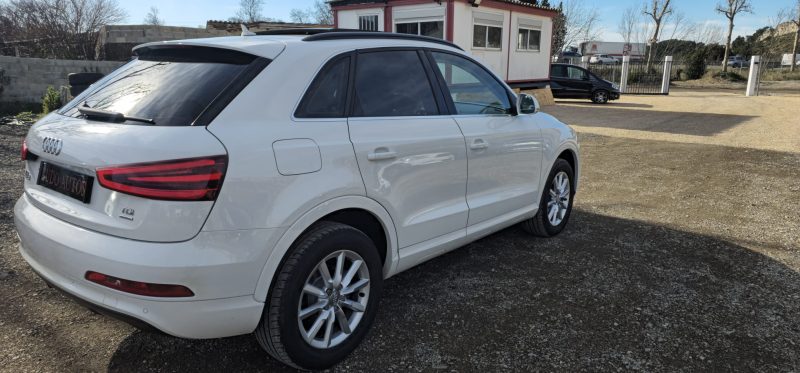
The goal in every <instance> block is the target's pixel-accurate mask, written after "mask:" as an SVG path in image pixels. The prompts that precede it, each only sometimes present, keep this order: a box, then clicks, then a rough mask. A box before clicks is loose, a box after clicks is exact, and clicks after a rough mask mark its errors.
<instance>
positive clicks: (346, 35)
mask: <svg viewBox="0 0 800 373" xmlns="http://www.w3.org/2000/svg"><path fill="white" fill-rule="evenodd" d="M273 35H274V34H273ZM306 35H308V36H306V37H305V38H303V41H318V40H341V39H402V40H417V41H425V42H428V43H437V44H443V45H446V46H448V47H453V48H456V49H459V50H462V51H463V49H461V47H459V46H458V45H455V44H453V43H451V42H449V41H447V40H442V39H439V38H434V37H430V36H422V35H411V34H397V33H393V32H374V31H357V30H346V29H329V31H327V32H315V33H310V34H306Z"/></svg>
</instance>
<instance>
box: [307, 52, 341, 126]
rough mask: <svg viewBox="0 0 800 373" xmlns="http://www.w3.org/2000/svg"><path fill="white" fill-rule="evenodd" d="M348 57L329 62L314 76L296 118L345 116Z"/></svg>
mask: <svg viewBox="0 0 800 373" xmlns="http://www.w3.org/2000/svg"><path fill="white" fill-rule="evenodd" d="M349 75H350V57H345V58H340V59H338V60H336V61H333V62H332V63H329V64H328V65H327V66H325V68H323V69H322V71H321V72H320V73H319V75H317V77H316V78H314V82H313V83H311V87H309V88H308V91H307V92H306V94H305V95H304V96H303V101H301V102H300V106H299V107H298V108H297V112H296V113H295V116H296V117H298V118H342V117H344V116H345V103H346V101H347V82H348V77H349Z"/></svg>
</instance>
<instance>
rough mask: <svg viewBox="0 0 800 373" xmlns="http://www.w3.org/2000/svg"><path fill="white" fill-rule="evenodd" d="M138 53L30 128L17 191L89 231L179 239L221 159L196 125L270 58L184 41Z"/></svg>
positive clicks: (208, 201)
mask: <svg viewBox="0 0 800 373" xmlns="http://www.w3.org/2000/svg"><path fill="white" fill-rule="evenodd" d="M137 52H138V54H139V56H138V58H136V59H134V60H132V61H131V62H129V63H127V64H126V65H124V66H122V67H121V68H119V69H118V70H116V71H114V72H113V73H111V74H110V75H108V76H107V77H105V78H103V79H102V80H100V81H99V82H97V83H95V84H94V85H93V86H92V87H90V88H89V89H88V90H87V91H86V92H84V93H82V94H81V95H80V96H78V97H77V98H76V99H75V100H73V101H72V102H70V103H69V104H68V105H67V106H65V107H64V108H63V109H62V110H60V111H59V112H58V113H53V114H50V115H48V116H47V117H45V118H43V119H42V120H41V121H39V122H38V123H36V124H35V125H34V126H33V127H31V130H30V131H29V133H28V136H27V137H26V139H25V143H24V145H23V157H24V158H26V162H25V167H26V174H25V193H26V195H27V196H28V197H29V199H30V200H31V202H32V203H33V204H34V205H36V206H37V207H38V208H40V209H42V210H43V211H45V212H47V213H49V214H51V215H53V216H55V217H57V218H60V219H62V220H65V221H67V222H70V223H72V224H75V225H77V226H80V227H84V228H87V229H90V230H94V231H98V232H102V233H106V234H110V235H114V236H119V237H125V238H130V239H136V240H145V241H157V242H175V241H183V240H188V239H190V238H192V237H194V236H195V235H196V234H197V233H198V232H199V231H200V229H202V227H203V224H204V222H205V220H206V218H207V217H208V215H209V213H210V211H211V208H212V207H213V205H214V202H215V200H216V196H217V194H218V192H219V189H220V188H221V187H222V183H223V182H224V175H225V171H226V167H227V153H226V150H225V147H224V146H223V145H222V144H221V143H220V142H219V140H217V138H216V137H214V136H213V135H212V134H211V133H210V132H208V131H207V130H206V128H205V125H206V124H208V123H209V122H210V121H211V120H213V119H214V117H216V115H217V114H218V113H219V112H220V111H221V110H222V109H224V107H225V106H227V104H228V103H229V102H230V101H231V100H232V99H233V98H234V97H235V96H236V94H238V92H239V91H240V90H241V89H242V88H243V87H244V86H246V85H247V83H249V81H250V80H252V78H253V77H254V76H255V75H257V74H258V73H259V72H260V71H261V70H262V69H263V68H264V67H265V66H266V65H267V63H268V62H269V60H267V59H265V58H260V57H256V56H253V55H249V54H246V53H243V52H237V51H231V50H226V49H217V48H211V47H200V46H186V45H177V46H176V45H162V46H156V47H148V48H144V49H140V50H137ZM45 229H46V228H45Z"/></svg>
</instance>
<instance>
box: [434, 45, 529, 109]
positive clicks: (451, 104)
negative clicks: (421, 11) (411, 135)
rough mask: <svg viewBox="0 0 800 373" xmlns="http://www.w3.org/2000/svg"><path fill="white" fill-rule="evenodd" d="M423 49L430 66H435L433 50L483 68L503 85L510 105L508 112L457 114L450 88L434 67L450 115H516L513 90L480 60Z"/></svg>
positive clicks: (448, 52) (443, 51) (515, 100)
mask: <svg viewBox="0 0 800 373" xmlns="http://www.w3.org/2000/svg"><path fill="white" fill-rule="evenodd" d="M424 51H425V54H426V55H427V57H428V63H429V64H431V66H436V59H435V58H434V57H433V53H434V52H435V53H443V54H450V55H453V56H456V57H461V58H463V59H465V60H467V61H469V62H472V63H473V64H475V65H477V66H478V67H480V68H481V69H483V71H485V72H486V73H487V74H489V76H490V77H491V78H492V79H494V81H495V82H497V83H498V84H500V86H501V87H503V89H504V90H505V91H506V96H508V102H509V104H510V105H511V110H510V112H509V113H508V114H458V111H457V110H456V105H455V103H454V102H453V97H452V96H451V95H450V88H448V87H447V82H446V81H445V80H444V76H442V73H441V71H439V69H434V72H433V73H434V75H435V76H436V80H437V82H438V83H439V84H438V86H439V87H438V88H439V90H440V91H441V94H442V96H444V100H445V102H446V103H447V108H448V110H449V111H450V115H451V116H459V117H465V116H469V117H472V116H516V115H518V113H517V96H516V95H515V94H514V91H512V90H511V88H509V86H508V84H506V83H505V82H504V81H502V80H501V79H499V78H498V77H497V76H496V75H495V74H494V73H493V72H492V71H491V70H489V69H488V68H487V67H486V66H484V65H483V64H481V63H480V62H478V61H476V60H475V59H474V58H472V57H470V56H467V55H464V54H459V53H454V52H451V51H447V50H442V49H433V48H424Z"/></svg>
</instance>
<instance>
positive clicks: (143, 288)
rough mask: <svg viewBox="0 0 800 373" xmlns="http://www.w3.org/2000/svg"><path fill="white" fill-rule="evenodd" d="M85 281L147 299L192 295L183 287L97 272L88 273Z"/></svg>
mask: <svg viewBox="0 0 800 373" xmlns="http://www.w3.org/2000/svg"><path fill="white" fill-rule="evenodd" d="M84 277H85V278H86V279H87V280H89V281H91V282H94V283H95V284H100V285H103V286H105V287H108V288H112V289H114V290H119V291H122V292H126V293H131V294H137V295H144V296H148V297H162V298H180V297H191V296H194V293H193V292H192V291H191V290H189V288H187V287H186V286H183V285H166V284H150V283H146V282H139V281H131V280H123V279H121V278H116V277H113V276H109V275H104V274H102V273H98V272H92V271H88V272H86V275H85V276H84Z"/></svg>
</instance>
